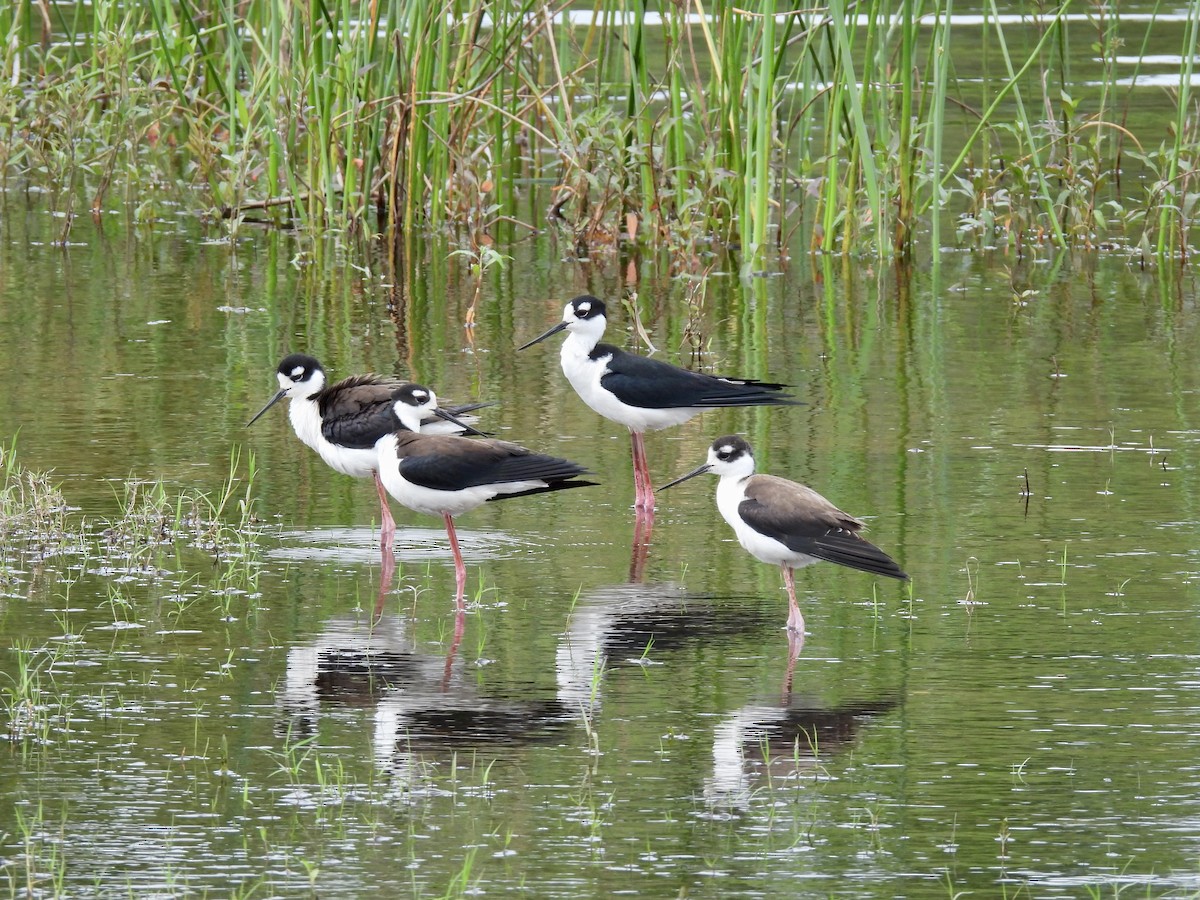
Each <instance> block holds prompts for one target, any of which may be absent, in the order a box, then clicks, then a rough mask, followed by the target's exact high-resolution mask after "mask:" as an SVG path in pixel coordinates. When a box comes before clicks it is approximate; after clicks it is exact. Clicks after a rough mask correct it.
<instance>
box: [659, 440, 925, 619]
mask: <svg viewBox="0 0 1200 900" xmlns="http://www.w3.org/2000/svg"><path fill="white" fill-rule="evenodd" d="M705 472H713V473H714V474H716V475H719V476H720V477H721V481H720V483H719V484H718V485H717V509H719V510H720V511H721V515H722V516H724V518H725V521H726V522H728V523H729V524H730V525H731V526H732V527H733V530H734V532H735V533H736V534H737V539H738V543H740V544H741V545H742V546H743V547H744V548H745V549H746V550H747V551H749V553H750V555H751V556H753V557H754V558H755V559H759V560H762V561H763V562H765V563H770V564H772V565H778V566H779V567H780V568H781V569H782V570H783V581H784V584H786V585H787V591H788V603H789V607H788V630H789V631H793V632H795V633H797V634H801V635H802V634H803V633H804V616H803V615H801V613H800V606H799V605H798V604H797V603H796V581H795V577H794V575H793V574H792V570H793V569H798V568H800V567H802V566H807V565H810V564H811V563H815V562H820V561H822V560H824V561H826V562H833V563H837V564H838V565H841V566H849V567H850V568H851V569H860V570H862V571H863V572H870V573H872V574H873V575H886V576H887V577H889V578H901V579H907V578H908V576H907V575H905V574H904V572H903V571H901V569H900V567H899V566H898V565H897V564H896V561H895V560H894V559H892V558H891V557H890V556H888V555H887V554H886V553H884V552H883V551H882V550H880V549H879V548H878V547H876V546H875V545H874V544H872V543H871V542H870V541H868V540H866V539H865V538H862V537H859V535H858V532H859V530H861V529H862V528H863V527H864V526H865V524H866V523H864V522H862V521H860V520H859V519H856V518H854V516H851V515H847V514H846V513H844V512H842V511H841V510H840V509H838V508H837V507H836V506H834V505H833V504H832V503H830V502H829V501H828V500H826V499H825V498H824V497H822V496H821V495H820V494H818V493H817V492H816V491H814V490H813V489H812V488H810V487H806V486H805V485H803V484H797V483H796V482H794V481H788V480H787V479H786V478H777V477H776V476H774V475H755V474H754V452H753V450H751V449H750V445H749V444H748V443H747V442H746V440H745V439H744V438H740V437H738V436H737V435H732V434H731V435H729V436H727V437H721V438H717V439H716V440H715V441H713V442H712V446H711V447H709V448H708V462H706V463H705V464H704V465H702V466H699V467H698V468H695V469H693V470H692V471H691V472H688V473H687V474H686V475H681V476H680V477H678V478H676V479H675V480H674V481H671V482H668V483H667V484H664V485H663V486H662V487H661V488H659V490H666V489H667V488H669V487H671V486H672V485H676V484H679V483H680V482H681V481H687V480H688V479H689V478H693V477H695V476H696V475H701V474H703V473H705Z"/></svg>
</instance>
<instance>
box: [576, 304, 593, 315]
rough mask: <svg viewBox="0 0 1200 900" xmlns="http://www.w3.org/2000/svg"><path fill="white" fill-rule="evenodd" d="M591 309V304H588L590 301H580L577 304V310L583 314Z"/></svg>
mask: <svg viewBox="0 0 1200 900" xmlns="http://www.w3.org/2000/svg"><path fill="white" fill-rule="evenodd" d="M591 311H592V304H590V303H580V304H579V309H578V312H580V313H582V314H583V315H585V316H586V315H587V314H588V313H590V312H591Z"/></svg>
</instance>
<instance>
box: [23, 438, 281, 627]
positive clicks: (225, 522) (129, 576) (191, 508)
mask: <svg viewBox="0 0 1200 900" xmlns="http://www.w3.org/2000/svg"><path fill="white" fill-rule="evenodd" d="M16 450H17V442H16V440H15V439H14V440H13V441H12V442H11V443H10V444H9V445H8V446H7V447H3V448H0V475H2V476H3V483H2V486H0V597H2V596H14V597H16V596H21V594H20V593H18V592H17V591H16V588H17V587H18V586H19V585H21V584H22V583H23V582H24V581H26V580H27V579H28V577H29V572H27V571H26V570H25V569H24V568H23V567H25V566H29V565H30V564H37V565H39V566H40V565H41V564H44V563H45V562H46V561H47V560H49V559H51V558H54V557H61V558H62V559H61V561H60V562H61V566H60V568H61V569H62V571H61V572H59V573H58V581H59V583H60V584H61V585H63V586H64V589H65V590H66V591H67V592H68V593H69V591H70V588H71V586H72V585H73V584H74V583H75V581H77V580H78V579H80V578H82V577H85V576H99V577H101V578H104V579H106V580H107V582H108V590H107V601H106V605H107V607H108V608H109V609H110V610H111V612H112V613H113V616H114V621H119V622H123V623H128V622H129V621H130V618H131V615H133V612H134V607H135V606H136V604H135V601H134V599H133V598H134V597H135V596H136V595H137V594H138V592H139V589H142V590H144V589H146V588H148V587H150V586H152V585H155V586H161V584H160V583H161V582H163V581H164V579H165V580H167V581H171V580H174V581H175V582H177V583H176V584H175V585H174V587H173V589H172V590H171V591H170V592H169V594H168V595H169V597H170V598H171V599H172V600H174V602H175V604H176V606H177V608H178V610H179V611H182V610H184V609H186V608H188V607H190V606H191V605H192V603H194V602H195V601H196V600H198V599H200V598H201V596H202V595H208V596H211V597H212V598H214V600H215V603H216V608H217V609H218V610H219V611H221V612H222V613H224V615H225V616H226V617H231V616H233V614H234V603H235V602H236V600H237V599H238V598H253V597H254V596H255V595H256V591H257V579H258V573H259V569H260V568H261V564H262V560H261V549H260V546H259V538H260V537H261V534H262V529H263V526H262V524H261V523H260V522H259V520H258V518H257V516H256V514H255V511H254V506H255V501H254V497H253V494H252V491H253V487H254V478H255V474H256V463H255V460H254V456H253V454H250V455H249V457H248V459H247V461H246V473H245V474H244V475H243V474H240V472H239V470H240V469H241V465H242V463H241V455H240V453H239V452H238V451H237V450H236V449H235V450H234V451H233V453H232V455H231V457H230V467H229V474H228V476H227V477H226V479H225V481H224V482H223V484H222V487H221V489H220V490H219V491H218V492H215V493H212V494H210V493H206V492H204V491H198V490H192V489H186V488H185V489H183V490H181V491H178V492H174V491H172V490H169V489H168V487H167V486H166V485H165V484H163V482H161V481H155V482H145V481H139V480H137V479H130V480H129V481H127V482H125V483H124V486H123V492H124V496H123V498H119V511H118V513H117V515H115V516H114V517H112V518H111V519H108V520H105V521H92V520H90V519H87V518H83V517H79V516H69V513H70V507H69V506H68V505H67V501H66V500H65V498H64V496H63V493H62V489H61V488H60V487H59V485H58V484H56V483H55V482H54V481H53V480H52V479H51V477H50V476H49V475H47V474H44V473H37V472H33V471H30V470H28V469H26V468H24V467H23V466H22V465H21V464H20V463H19V462H18V461H17V453H16ZM197 552H198V553H201V554H203V558H204V559H206V560H210V561H211V563H212V564H211V565H208V566H203V567H201V566H195V565H192V562H193V561H191V560H188V559H172V558H171V557H170V556H168V554H174V555H176V556H178V555H179V554H184V553H197ZM197 568H203V570H204V573H203V575H202V576H201V577H200V578H199V579H198V580H197V578H196V576H195V573H194V572H191V571H190V570H192V569H197ZM242 611H243V612H245V611H246V610H242Z"/></svg>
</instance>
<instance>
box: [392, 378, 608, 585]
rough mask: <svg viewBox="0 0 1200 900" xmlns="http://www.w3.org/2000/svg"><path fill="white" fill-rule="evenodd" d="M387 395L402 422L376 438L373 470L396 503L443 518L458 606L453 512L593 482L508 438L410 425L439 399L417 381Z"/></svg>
mask: <svg viewBox="0 0 1200 900" xmlns="http://www.w3.org/2000/svg"><path fill="white" fill-rule="evenodd" d="M392 396H393V399H394V406H395V411H396V417H397V418H398V419H399V420H400V423H401V424H402V425H403V426H404V428H402V429H399V430H397V431H395V432H394V433H393V434H391V435H388V436H387V437H383V438H380V440H379V443H378V445H377V453H378V463H377V464H378V467H379V475H380V477H381V478H382V479H383V485H384V487H385V488H387V491H388V493H389V494H391V495H392V496H393V497H395V498H396V500H398V501H399V502H400V503H401V504H403V505H404V506H407V507H408V508H409V509H411V510H413V511H414V512H419V513H426V514H428V515H434V516H441V517H442V520H443V521H444V522H445V523H446V534H447V535H448V536H449V538H450V549H451V551H452V552H453V553H454V576H455V582H456V585H457V595H456V597H455V600H456V602H457V604H458V607H459V609H462V608H463V590H464V588H465V587H466V583H467V567H466V565H465V564H464V563H463V558H462V552H461V551H460V550H459V548H458V536H457V535H456V534H455V531H454V518H453V517H454V516H456V515H459V514H461V513H464V512H467V511H468V510H472V509H474V508H475V507H477V506H481V505H482V504H484V503H485V502H487V501H488V500H503V499H505V498H507V497H524V496H526V495H528V494H541V493H545V492H547V491H560V490H565V489H567V488H576V487H586V486H588V485H592V484H595V482H592V481H576V480H574V479H576V478H578V477H579V476H580V475H585V474H587V470H586V469H585V468H584V467H583V466H580V465H577V464H576V463H573V462H570V461H569V460H565V459H559V458H557V457H554V456H544V455H543V454H540V453H534V452H533V451H532V450H526V449H525V448H524V447H521V446H518V445H517V444H510V443H508V442H507V441H498V440H494V439H490V438H484V439H481V440H470V439H468V438H464V437H457V436H454V435H438V434H423V433H420V432H417V431H414V430H412V429H413V428H414V427H415V425H417V424H419V423H420V422H421V420H422V419H423V418H424V417H425V416H427V415H429V414H431V413H433V414H439V413H440V411H439V410H438V408H437V397H435V396H434V393H433V391H431V390H429V388H426V387H422V386H420V385H417V384H407V385H404V386H403V387H401V388H399V389H397V390H396V392H395V393H394V394H393V395H392Z"/></svg>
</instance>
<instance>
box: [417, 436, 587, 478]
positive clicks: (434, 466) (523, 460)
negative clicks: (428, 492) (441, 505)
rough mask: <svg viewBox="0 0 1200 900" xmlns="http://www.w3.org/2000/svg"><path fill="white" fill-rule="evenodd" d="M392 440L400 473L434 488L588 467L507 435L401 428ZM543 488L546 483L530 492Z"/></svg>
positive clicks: (570, 473) (560, 474) (564, 474)
mask: <svg viewBox="0 0 1200 900" xmlns="http://www.w3.org/2000/svg"><path fill="white" fill-rule="evenodd" d="M396 446H397V452H398V454H399V455H400V457H401V459H400V474H401V475H403V476H404V478H405V480H407V481H409V482H411V483H412V484H416V485H419V486H421V487H426V488H430V489H432V490H438V491H458V490H462V489H463V488H470V487H479V486H481V485H487V484H501V483H504V482H510V481H546V482H551V483H555V482H563V481H566V480H568V479H571V478H575V477H577V476H579V475H584V474H586V473H587V469H585V468H584V467H583V466H581V465H579V464H577V463H573V462H571V461H570V460H567V459H559V458H558V457H555V456H545V455H543V454H541V453H534V452H533V451H532V450H526V449H525V448H524V447H521V446H519V445H517V444H510V443H508V442H507V441H497V440H471V439H470V438H461V437H456V436H454V435H445V436H443V435H425V434H422V435H414V434H412V433H411V432H403V431H401V432H397V433H396ZM564 486H565V485H564ZM579 486H580V487H582V483H579ZM544 490H547V488H538V489H537V490H536V491H530V493H540V492H541V491H544Z"/></svg>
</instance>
